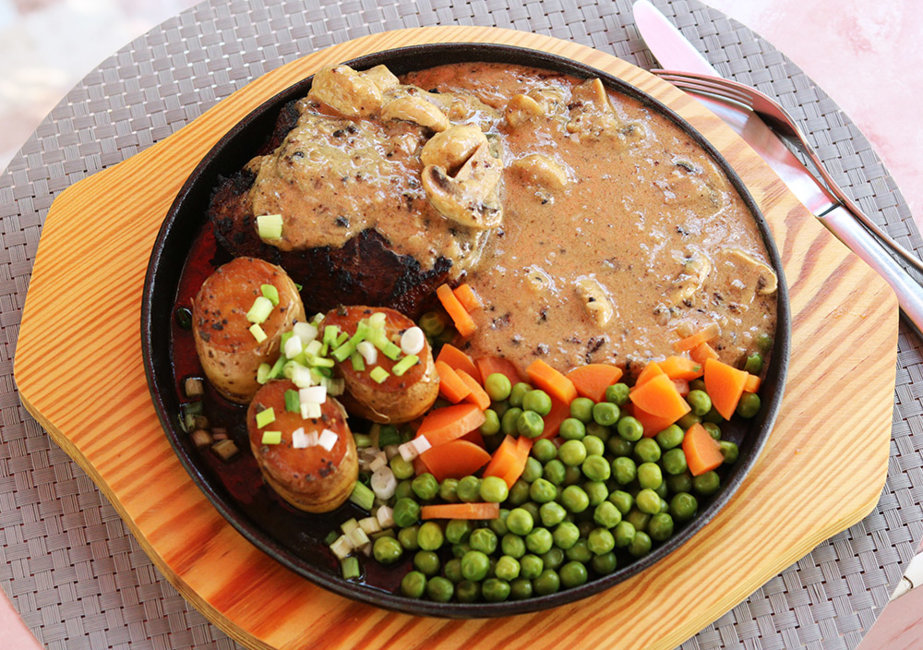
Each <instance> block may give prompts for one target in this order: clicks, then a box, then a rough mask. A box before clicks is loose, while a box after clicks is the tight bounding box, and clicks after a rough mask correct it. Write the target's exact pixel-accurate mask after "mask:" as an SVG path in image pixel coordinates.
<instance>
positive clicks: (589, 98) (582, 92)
mask: <svg viewBox="0 0 923 650" xmlns="http://www.w3.org/2000/svg"><path fill="white" fill-rule="evenodd" d="M571 99H572V100H573V101H577V102H584V103H585V104H587V103H588V104H592V105H593V106H595V107H596V108H597V109H598V110H601V111H611V110H612V104H610V103H609V95H608V93H607V92H606V87H605V86H604V85H603V82H602V81H600V80H599V78H598V77H594V78H593V79H587V80H586V81H584V82H583V83H582V84H580V85H578V86H575V87H574V90H573V92H572V93H571Z"/></svg>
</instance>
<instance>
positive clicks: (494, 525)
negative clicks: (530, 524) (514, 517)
mask: <svg viewBox="0 0 923 650" xmlns="http://www.w3.org/2000/svg"><path fill="white" fill-rule="evenodd" d="M504 485H505V484H504ZM509 514H510V511H509V510H507V509H506V508H500V516H499V517H496V518H495V519H490V520H489V521H488V522H487V527H488V528H490V529H491V530H492V531H494V533H495V534H496V535H497V537H503V536H504V535H506V534H507V533H508V532H510V531H509V529H508V528H507V526H506V519H507V517H509Z"/></svg>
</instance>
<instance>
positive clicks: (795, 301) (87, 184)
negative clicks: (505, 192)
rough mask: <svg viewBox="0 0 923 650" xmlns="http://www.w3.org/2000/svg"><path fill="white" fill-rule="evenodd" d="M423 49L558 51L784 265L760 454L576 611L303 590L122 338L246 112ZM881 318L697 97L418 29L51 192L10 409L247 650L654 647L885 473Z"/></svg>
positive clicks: (296, 72) (586, 58)
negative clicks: (220, 496) (192, 189)
mask: <svg viewBox="0 0 923 650" xmlns="http://www.w3.org/2000/svg"><path fill="white" fill-rule="evenodd" d="M429 42H497V43H507V44H513V45H519V46H522V47H530V48H534V49H538V50H543V51H546V52H551V53H555V54H560V55H563V56H567V57H570V58H572V59H576V60H578V61H581V62H583V63H586V64H589V65H591V66H595V67H597V68H600V69H603V70H605V71H607V72H609V73H611V74H613V75H615V76H618V77H621V78H622V79H624V80H626V81H628V82H629V83H632V84H634V85H636V86H638V87H639V88H641V89H642V90H645V91H646V92H648V93H650V94H652V95H654V96H655V97H657V98H658V99H660V100H661V101H663V102H665V103H666V104H668V105H669V106H670V107H671V108H673V109H674V110H676V111H677V112H678V113H679V114H681V115H682V116H683V117H685V118H686V119H688V120H689V121H690V122H691V123H693V124H694V125H695V126H696V127H697V128H698V129H699V130H700V131H702V132H703V133H704V134H705V135H706V137H707V138H708V139H709V140H710V141H711V142H712V143H714V144H715V146H716V147H717V148H718V149H719V150H720V151H722V153H723V154H724V155H725V157H726V158H727V159H728V160H729V161H730V162H731V164H732V165H733V167H734V168H735V169H736V170H737V172H738V173H739V174H740V176H741V177H742V178H743V180H744V182H745V183H746V184H747V186H748V187H749V189H750V190H751V192H752V193H753V195H754V197H755V198H756V200H757V202H758V203H759V204H760V206H761V208H762V209H763V211H764V213H765V215H766V217H767V219H768V221H769V222H770V225H771V227H772V230H773V233H774V235H775V237H776V241H777V244H778V246H779V250H780V252H781V255H782V259H783V265H784V268H785V273H786V276H787V279H788V283H789V287H790V294H791V304H792V314H793V331H792V360H791V365H790V369H789V378H788V383H787V387H786V391H785V399H784V401H783V406H782V409H781V412H780V415H779V418H778V421H777V424H776V427H775V430H774V431H773V433H772V435H771V437H770V439H769V442H768V443H767V445H766V448H765V450H764V452H763V454H762V456H761V457H760V459H759V461H758V462H757V464H756V465H755V467H754V468H753V470H752V471H751V474H750V476H749V477H748V479H747V480H746V481H745V482H744V484H743V485H742V486H741V488H740V489H739V491H738V493H737V494H736V495H735V497H734V498H733V499H732V500H731V501H730V502H729V504H728V505H727V506H726V507H725V508H724V509H723V510H722V511H721V512H720V513H719V514H718V516H717V517H716V518H715V519H714V521H713V522H712V523H711V524H709V525H708V526H706V527H705V529H704V530H703V531H701V532H700V533H699V534H697V535H695V536H694V537H693V538H692V539H691V540H690V541H689V542H688V543H687V544H685V545H684V546H683V547H681V548H680V549H679V550H678V551H676V552H674V553H673V554H671V555H670V556H668V557H667V558H666V559H664V560H662V561H661V562H659V563H658V564H657V565H655V566H654V568H653V569H652V570H648V571H646V572H642V573H641V574H640V575H637V576H635V577H633V578H632V579H629V580H627V581H625V582H624V583H622V584H620V585H618V586H617V587H615V588H613V589H610V590H608V591H606V592H604V593H602V594H599V595H597V596H595V597H593V599H592V601H593V602H592V603H590V602H587V601H583V602H578V603H574V604H571V605H568V606H564V607H560V608H557V609H555V610H552V611H547V612H542V613H539V614H534V615H522V616H516V617H511V618H508V619H501V620H487V621H485V620H468V621H457V620H441V619H433V618H422V617H413V616H407V615H403V614H394V613H392V612H387V611H384V610H380V609H377V608H375V607H371V606H368V605H364V604H359V603H356V602H352V601H350V600H347V599H343V598H341V597H339V596H336V595H333V594H331V593H329V592H326V591H324V590H323V589H320V588H318V587H315V586H314V585H313V584H311V583H310V582H308V581H306V580H305V579H303V578H301V577H299V576H297V575H296V574H294V573H292V572H290V571H288V570H287V569H285V568H283V567H282V566H281V565H279V564H278V563H276V562H275V561H274V560H272V559H270V558H269V557H268V556H266V555H264V554H263V553H262V552H260V551H258V550H257V549H256V548H255V547H253V546H252V545H251V544H250V543H249V542H247V541H246V540H245V539H244V538H243V537H242V536H241V535H240V534H238V533H237V531H236V530H235V529H234V528H232V527H231V526H230V525H229V524H228V523H227V522H225V520H224V519H223V518H222V517H221V516H220V515H219V514H218V512H217V511H216V510H215V509H214V508H213V507H212V505H211V504H210V502H209V501H208V500H207V499H206V498H205V496H204V495H203V494H202V492H201V491H200V490H199V489H198V488H197V487H196V485H195V484H194V483H193V482H192V479H191V478H190V477H189V476H188V474H187V473H186V471H185V470H184V469H183V467H182V466H181V465H180V463H179V461H178V460H177V458H176V456H175V455H174V453H173V450H172V448H171V447H170V445H169V443H168V442H167V439H166V436H165V435H164V434H163V432H162V430H161V429H160V425H159V422H158V420H157V417H156V414H155V412H154V409H153V405H152V403H151V400H150V397H149V394H148V389H147V385H146V382H145V377H144V372H143V368H142V364H141V341H140V333H139V321H140V304H141V293H142V286H143V281H144V274H145V271H146V268H147V263H148V258H149V254H150V250H151V247H152V245H153V242H154V239H155V238H156V235H157V232H158V229H159V227H160V223H161V221H162V219H163V217H164V216H165V214H166V212H167V210H168V209H169V207H170V204H171V203H172V201H173V199H174V197H175V196H176V194H177V192H178V190H179V188H180V187H181V186H182V184H183V182H184V181H185V179H186V178H187V176H188V175H189V173H190V172H191V171H192V169H193V168H194V166H195V165H196V163H197V162H198V161H199V160H200V159H201V158H202V156H203V155H204V154H205V153H206V152H207V151H208V150H209V149H210V148H211V146H212V145H213V144H214V143H215V142H216V141H217V140H218V139H219V138H220V137H221V136H222V135H223V134H224V133H225V132H226V131H227V130H228V129H229V128H230V127H231V126H232V125H233V124H235V123H236V122H237V121H238V120H239V119H240V118H241V117H243V116H244V115H245V114H247V113H248V112H249V111H250V110H251V109H253V108H255V107H256V106H258V105H259V104H260V103H262V101H264V100H265V99H267V98H269V97H270V96H272V95H273V94H275V93H276V92H278V91H279V90H282V89H284V88H285V87H287V86H289V85H291V84H292V83H294V82H296V81H298V80H300V79H302V78H304V77H305V76H307V75H309V74H311V73H313V72H314V71H315V70H316V69H318V68H319V67H321V66H322V65H325V64H328V63H334V62H337V61H342V60H346V59H349V58H352V57H355V56H359V55H361V54H366V53H369V52H373V51H379V50H383V49H389V48H393V47H399V46H404V45H411V44H417V43H429ZM897 319H898V309H897V303H896V300H895V298H894V296H893V294H892V293H891V291H890V289H889V288H888V287H887V285H885V283H884V282H883V281H882V280H881V279H880V278H878V276H877V275H876V274H875V273H873V272H872V271H871V270H870V269H869V268H868V267H866V266H865V265H864V264H863V263H862V262H861V261H860V260H859V259H858V258H856V257H855V256H853V255H851V254H850V253H849V252H848V251H847V250H846V249H845V248H844V247H843V246H842V245H840V243H839V242H837V241H836V240H835V239H834V238H833V237H832V236H831V235H830V234H829V233H828V232H827V231H826V230H825V229H824V228H823V227H822V226H821V225H819V224H818V222H817V221H816V220H815V219H814V218H813V217H812V216H811V215H810V214H809V213H808V212H807V211H806V210H805V209H804V208H803V207H802V206H801V205H800V204H799V203H798V202H797V200H796V199H795V198H794V197H793V196H792V195H791V194H789V192H788V191H787V189H786V188H785V186H784V185H783V184H782V183H781V181H779V180H778V178H776V177H775V176H774V175H773V174H772V172H771V171H770V170H769V169H768V167H766V166H765V165H764V164H763V162H762V161H761V160H760V159H759V158H758V156H756V154H754V153H753V152H752V151H751V150H750V149H749V148H748V147H747V145H746V144H745V143H744V142H743V141H742V140H740V139H739V138H738V137H737V136H736V135H735V134H734V133H732V132H731V131H730V130H729V129H727V128H726V127H725V126H724V125H723V124H722V123H721V122H720V120H718V118H716V117H715V116H714V115H712V114H711V113H709V112H708V111H706V110H705V109H704V108H703V107H702V106H701V105H699V104H698V103H697V102H696V101H695V100H693V99H691V98H689V97H687V96H685V95H683V94H682V93H680V92H679V91H677V90H675V89H673V88H672V87H671V86H669V85H667V84H665V83H663V82H661V81H659V80H658V79H656V78H655V77H652V76H651V75H649V74H648V73H646V72H644V71H643V70H640V69H638V68H635V67H633V66H631V65H630V64H628V63H626V62H624V61H621V60H619V59H616V58H614V57H612V56H611V55H608V54H605V53H603V52H599V51H596V50H593V49H589V48H587V47H584V46H581V45H577V44H575V43H572V42H567V41H561V40H557V39H552V38H549V37H545V36H540V35H536V34H531V33H525V32H515V31H510V30H500V29H495V28H486V27H435V28H420V29H409V30H399V31H394V32H387V33H383V34H377V35H373V36H369V37H365V38H361V39H357V40H355V41H350V42H348V43H344V44H340V45H337V46H334V47H331V48H329V49H327V50H324V51H321V52H317V53H314V54H311V55H309V56H306V57H304V58H302V59H299V60H297V61H294V62H292V63H290V64H288V65H285V66H283V67H281V68H279V69H277V70H275V71H273V72H271V73H269V74H267V75H265V76H263V77H261V78H260V79H258V80H255V81H254V82H252V83H251V84H249V85H248V86H246V87H245V88H243V89H242V90H240V91H238V92H236V93H234V94H233V95H232V96H231V97H229V98H228V99H226V100H224V101H223V102H221V103H220V104H218V105H217V106H215V107H214V108H212V109H211V110H209V111H208V112H207V113H205V114H204V115H203V116H201V117H200V118H198V119H196V120H195V121H194V122H193V123H191V124H190V125H188V126H187V127H185V128H183V129H182V130H181V131H179V132H177V133H175V134H174V135H172V136H170V137H169V138H167V139H166V140H164V141H162V142H160V143H158V144H157V145H155V146H153V147H151V148H149V149H147V150H146V151H144V152H142V153H140V154H138V155H136V156H134V157H133V158H131V159H129V160H127V161H125V162H123V163H121V164H119V165H117V166H115V167H113V168H110V169H107V170H105V171H103V172H100V173H98V174H95V175H94V176H92V177H90V178H87V179H85V180H83V181H81V182H80V183H77V184H76V185H74V186H72V187H70V188H68V189H67V190H66V191H64V192H63V193H61V195H60V196H59V197H58V198H57V200H56V201H55V202H54V204H53V206H52V208H51V210H50V212H49V214H48V217H47V220H46V222H45V225H44V231H43V234H42V239H41V242H40V245H39V250H38V253H37V256H36V262H35V266H34V270H33V274H32V281H31V285H30V287H29V292H28V297H27V301H26V305H25V310H24V313H23V318H22V325H21V329H20V336H19V341H18V344H17V351H16V359H15V370H16V372H15V376H16V380H17V383H18V386H19V390H20V395H21V397H22V400H23V403H24V404H25V405H26V407H27V408H28V409H29V411H30V412H31V413H32V414H33V415H34V416H35V417H36V419H37V420H38V421H39V422H40V423H41V424H42V426H43V427H45V429H46V430H47V431H48V433H49V435H51V437H52V438H53V439H54V440H55V442H56V443H57V444H59V445H60V446H61V447H62V448H63V449H64V450H65V451H66V452H67V453H68V454H69V455H70V456H71V457H72V458H74V459H75V460H76V462H77V463H78V464H79V465H80V466H81V467H82V468H83V469H84V470H86V471H87V473H88V474H89V475H90V476H91V477H92V478H93V480H94V481H95V482H96V484H97V485H98V486H99V487H100V489H101V490H102V491H103V492H104V493H105V495H106V496H107V497H108V498H109V500H110V501H111V502H112V503H113V505H114V506H115V508H116V509H117V510H118V512H119V514H120V515H121V516H122V517H123V518H124V520H125V521H126V523H127V524H128V526H129V527H130V529H131V530H132V532H133V534H134V535H135V536H136V538H137V539H138V541H139V543H140V544H141V546H142V547H143V548H144V550H145V551H146V552H147V553H148V555H150V557H151V558H152V559H153V561H154V562H155V564H156V565H157V566H158V567H159V568H160V570H161V571H162V572H163V573H164V575H165V576H166V577H167V579H169V580H170V582H171V583H172V584H173V585H175V586H176V588H177V589H178V590H179V591H180V592H181V593H182V594H183V595H184V596H185V597H186V598H187V599H188V600H190V601H191V602H192V603H193V604H194V605H195V606H196V607H197V608H198V609H199V610H201V611H202V612H203V613H204V614H205V615H206V616H207V617H208V618H209V619H211V620H212V621H214V622H215V623H216V624H217V625H219V626H220V627H221V628H222V629H224V630H225V631H226V632H228V634H230V635H231V636H232V637H234V638H235V639H237V640H239V641H240V642H242V643H243V644H245V645H248V646H251V647H279V648H295V647H305V646H311V647H328V646H330V647H336V646H339V647H354V646H366V645H401V646H406V645H415V644H418V643H419V644H422V643H427V644H429V645H448V646H458V645H462V644H464V645H465V646H471V647H497V646H509V647H520V646H526V645H529V646H530V647H535V646H552V645H565V644H566V645H587V646H598V645H612V644H613V643H616V642H617V643H618V646H619V647H663V648H666V647H671V646H674V645H676V644H678V643H680V642H682V641H683V640H684V639H686V638H688V637H689V636H691V635H692V634H694V633H695V632H696V631H697V630H699V629H701V628H702V627H704V626H706V625H707V624H708V623H710V622H711V621H714V620H715V619H717V618H718V617H719V616H720V615H722V614H723V613H724V612H726V611H727V610H729V609H730V608H731V607H733V606H734V605H736V604H737V603H739V602H740V601H742V600H743V599H744V598H746V597H747V596H748V595H749V594H750V593H751V592H752V591H754V590H755V589H756V588H758V587H759V586H760V585H761V584H763V583H764V582H765V581H766V580H768V579H769V578H771V577H772V576H774V575H775V574H776V573H778V572H779V571H780V570H781V569H783V568H784V567H786V566H788V565H789V564H791V563H792V562H794V561H795V560H797V559H798V558H800V557H802V556H804V555H805V554H807V553H808V552H809V551H810V550H811V549H812V548H813V547H814V546H815V545H817V544H818V543H819V542H821V541H822V540H823V539H825V538H827V537H829V536H831V535H833V534H835V533H836V532H839V531H841V530H843V529H844V528H846V527H847V526H849V525H851V524H853V523H855V522H856V521H858V520H859V519H860V518H862V517H863V516H864V515H865V514H867V513H868V512H869V511H870V510H871V509H872V507H873V506H874V504H875V503H876V502H877V499H878V496H879V493H880V491H881V487H882V485H883V484H884V480H885V474H886V471H887V462H888V446H889V439H890V430H891V412H892V402H893V391H894V379H895V360H896V350H897ZM52 359H53V361H54V363H53V364H52V363H50V361H51V360H52ZM90 387H91V388H90ZM860 404H861V408H860V407H859V405H860ZM665 613H669V614H668V615H666V614H665Z"/></svg>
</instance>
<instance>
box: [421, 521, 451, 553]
mask: <svg viewBox="0 0 923 650" xmlns="http://www.w3.org/2000/svg"><path fill="white" fill-rule="evenodd" d="M443 541H445V535H444V534H443V532H442V527H441V526H440V525H439V524H437V523H436V522H435V521H425V522H423V524H422V525H421V526H420V530H419V532H418V533H417V544H418V545H419V546H420V548H421V549H423V550H424V551H435V550H438V549H439V548H441V547H442V542H443Z"/></svg>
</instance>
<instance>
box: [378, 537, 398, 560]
mask: <svg viewBox="0 0 923 650" xmlns="http://www.w3.org/2000/svg"><path fill="white" fill-rule="evenodd" d="M403 553H404V549H403V548H402V547H401V543H400V542H398V541H397V540H396V539H394V538H393V537H387V536H382V537H379V538H378V539H376V540H375V543H374V544H372V555H373V556H374V557H375V559H376V560H377V561H378V563H379V564H394V563H395V562H397V561H398V560H400V559H401V555H403Z"/></svg>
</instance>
